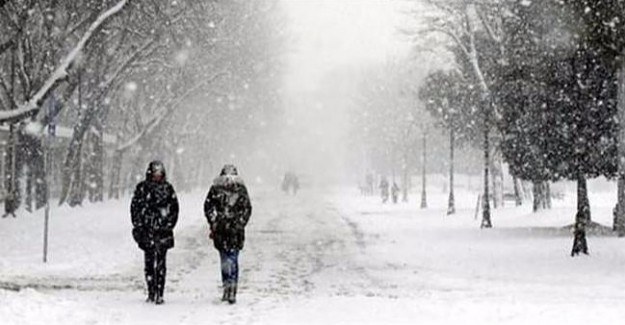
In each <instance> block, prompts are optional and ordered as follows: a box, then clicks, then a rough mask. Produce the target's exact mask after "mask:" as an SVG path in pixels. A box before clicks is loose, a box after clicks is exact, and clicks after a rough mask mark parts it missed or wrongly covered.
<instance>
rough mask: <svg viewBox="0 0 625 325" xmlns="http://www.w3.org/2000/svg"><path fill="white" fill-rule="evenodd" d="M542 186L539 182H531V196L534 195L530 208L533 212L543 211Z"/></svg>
mask: <svg viewBox="0 0 625 325" xmlns="http://www.w3.org/2000/svg"><path fill="white" fill-rule="evenodd" d="M542 184H543V183H542V182H539V181H533V182H532V194H533V195H534V202H533V203H534V204H533V206H532V211H533V212H538V210H542V209H544V204H543V187H542Z"/></svg>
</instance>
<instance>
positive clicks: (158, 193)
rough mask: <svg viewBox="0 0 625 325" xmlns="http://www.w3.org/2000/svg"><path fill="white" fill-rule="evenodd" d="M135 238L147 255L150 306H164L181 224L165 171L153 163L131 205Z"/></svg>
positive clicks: (146, 271)
mask: <svg viewBox="0 0 625 325" xmlns="http://www.w3.org/2000/svg"><path fill="white" fill-rule="evenodd" d="M130 215H131V218H132V225H133V229H132V236H133V238H134V239H135V241H136V242H137V244H138V245H139V248H141V249H142V250H143V252H144V258H145V260H144V262H145V268H144V271H145V282H146V284H147V287H148V298H147V299H146V301H147V302H154V303H156V304H157V305H160V304H162V303H163V302H164V300H163V293H164V291H165V274H166V271H167V268H166V256H167V250H168V249H170V248H172V247H174V227H175V226H176V222H177V221H178V198H177V197H176V191H174V187H173V186H172V185H171V184H169V183H168V182H167V180H166V174H165V167H164V166H163V163H161V162H160V161H157V160H155V161H152V162H151V163H150V164H149V165H148V170H147V172H146V173H145V180H144V181H142V182H140V183H139V184H137V187H136V189H135V193H134V196H133V197H132V202H131V203H130Z"/></svg>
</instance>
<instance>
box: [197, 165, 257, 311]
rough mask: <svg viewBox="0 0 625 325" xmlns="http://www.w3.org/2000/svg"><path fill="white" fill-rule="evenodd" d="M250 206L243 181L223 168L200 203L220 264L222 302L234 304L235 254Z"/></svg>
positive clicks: (240, 246) (231, 168)
mask: <svg viewBox="0 0 625 325" xmlns="http://www.w3.org/2000/svg"><path fill="white" fill-rule="evenodd" d="M251 214H252V205H251V203H250V197H249V195H248V193H247V188H246V187H245V184H244V183H243V179H242V178H241V177H239V175H238V172H237V169H236V167H235V166H234V165H225V166H224V167H223V169H222V170H221V173H220V175H219V176H218V177H217V178H215V180H214V182H213V185H212V186H211V188H210V190H209V191H208V195H207V196H206V201H205V202H204V215H205V216H206V220H207V221H208V224H209V226H210V236H209V237H210V238H211V239H212V240H213V245H214V246H215V248H216V249H217V250H218V251H219V257H220V260H221V280H222V284H223V296H222V298H221V299H222V301H228V302H229V303H231V304H233V303H235V302H236V295H237V285H238V281H239V263H238V257H239V251H240V250H241V249H243V243H244V241H245V226H246V225H247V223H248V221H249V219H250V216H251Z"/></svg>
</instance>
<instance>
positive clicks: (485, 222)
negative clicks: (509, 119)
mask: <svg viewBox="0 0 625 325" xmlns="http://www.w3.org/2000/svg"><path fill="white" fill-rule="evenodd" d="M483 131H484V147H483V148H482V149H483V150H484V195H483V196H482V197H483V198H482V224H481V225H480V228H492V227H493V224H492V223H491V221H490V202H489V201H490V200H489V198H490V195H489V191H488V177H489V175H488V174H489V169H488V165H489V164H490V143H489V138H488V136H489V134H488V133H489V132H488V118H485V119H484V130H483Z"/></svg>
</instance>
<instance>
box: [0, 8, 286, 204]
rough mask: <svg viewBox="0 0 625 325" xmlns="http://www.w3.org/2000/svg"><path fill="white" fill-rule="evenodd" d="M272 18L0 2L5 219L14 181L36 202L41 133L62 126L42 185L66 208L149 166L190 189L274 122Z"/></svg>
mask: <svg viewBox="0 0 625 325" xmlns="http://www.w3.org/2000/svg"><path fill="white" fill-rule="evenodd" d="M277 9H278V8H277V1H273V0H266V1H252V2H249V1H228V2H217V1H191V0H177V1H149V2H146V1H129V0H87V1H66V0H55V1H45V2H42V1H35V0H17V1H0V110H1V111H0V123H2V124H4V125H8V128H9V136H8V139H6V145H5V146H4V148H5V151H6V152H5V155H4V158H5V159H4V168H5V171H6V173H5V175H6V177H5V191H6V196H5V211H6V212H7V213H14V211H15V210H16V209H17V208H18V206H19V204H20V202H21V201H22V193H23V192H24V189H21V188H20V185H19V184H20V179H22V178H26V180H27V181H26V184H27V189H26V190H27V192H28V193H30V190H31V189H30V188H29V185H28V184H32V186H33V187H34V188H35V193H36V195H35V201H36V206H37V207H41V206H42V205H43V204H44V203H45V201H46V193H47V188H46V187H47V183H48V182H47V181H46V173H45V170H44V163H43V161H44V154H43V153H44V137H42V134H44V132H43V128H44V127H45V126H47V125H49V124H51V123H56V124H60V125H66V126H73V132H72V134H71V137H70V138H69V139H68V141H67V142H64V143H63V146H64V150H63V155H64V158H63V162H62V166H61V167H60V175H59V178H60V179H59V180H58V182H57V181H53V182H52V184H53V185H55V184H60V188H59V189H58V195H59V202H60V203H61V204H63V203H67V204H69V205H71V206H74V205H79V204H81V203H82V202H83V200H84V199H85V198H88V199H89V200H91V201H100V200H103V198H104V193H105V188H107V187H108V196H109V197H112V198H117V197H119V195H120V192H121V191H123V190H124V189H125V188H127V187H128V186H129V185H130V183H132V182H134V181H136V178H138V177H142V173H143V169H144V165H145V162H146V160H149V159H153V158H154V157H157V158H161V159H166V160H167V161H166V164H167V165H168V169H169V171H168V172H169V174H170V175H174V176H175V179H176V183H177V186H179V187H182V188H189V187H190V186H193V185H196V184H195V183H194V180H198V178H199V177H198V176H200V177H202V173H204V168H206V169H208V168H209V167H210V166H208V162H209V161H210V160H211V159H221V158H224V157H228V156H230V155H233V153H234V152H235V151H236V150H238V149H237V148H239V147H242V144H249V142H250V141H258V138H257V137H255V136H254V134H257V133H258V132H255V131H258V130H259V129H262V128H266V127H271V124H272V123H274V121H275V119H276V116H277V115H278V114H279V113H280V111H279V109H278V108H279V100H278V98H279V97H278V96H279V87H278V86H279V83H280V74H281V69H282V66H283V64H282V62H283V60H282V56H281V54H280V53H281V49H282V47H281V44H282V40H283V34H282V29H281V24H280V22H279V21H280V20H281V16H280V11H279V10H277ZM259 103H260V104H259ZM105 135H111V136H113V139H114V140H112V141H105V140H106V139H105ZM194 148H200V150H194ZM105 162H106V164H105ZM198 166H201V168H200V167H198ZM197 168H200V169H201V170H197ZM198 173H199V174H200V175H198ZM203 176H204V177H206V178H208V177H209V176H208V175H203ZM105 180H107V181H108V182H106V184H105ZM27 196H28V195H27Z"/></svg>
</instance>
